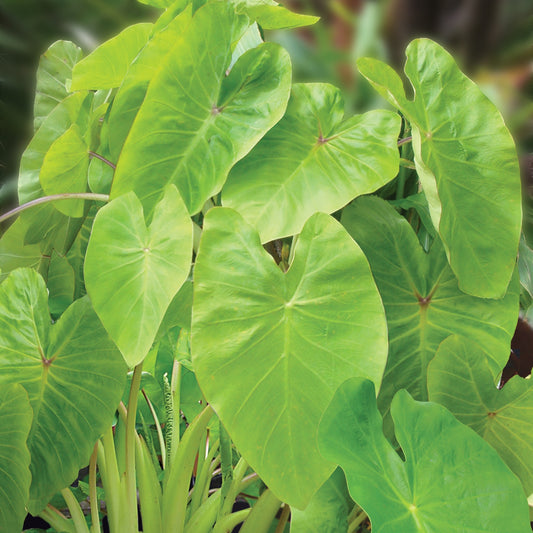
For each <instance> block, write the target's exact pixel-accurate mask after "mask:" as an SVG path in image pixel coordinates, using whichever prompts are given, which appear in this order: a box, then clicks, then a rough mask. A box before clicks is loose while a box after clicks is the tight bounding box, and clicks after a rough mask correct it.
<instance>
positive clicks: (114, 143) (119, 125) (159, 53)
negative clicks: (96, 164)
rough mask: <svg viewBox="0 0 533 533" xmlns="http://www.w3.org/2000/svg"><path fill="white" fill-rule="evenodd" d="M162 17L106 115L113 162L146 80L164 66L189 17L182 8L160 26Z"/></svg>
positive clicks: (146, 82) (148, 81)
mask: <svg viewBox="0 0 533 533" xmlns="http://www.w3.org/2000/svg"><path fill="white" fill-rule="evenodd" d="M164 16H165V15H164V14H163V15H162V16H161V17H160V19H159V20H158V21H157V22H156V24H155V26H160V28H159V30H158V31H157V32H155V33H154V35H153V36H152V38H151V39H149V41H148V42H147V44H146V46H145V47H144V48H143V49H142V50H141V52H140V53H139V55H138V56H137V57H136V58H135V60H134V61H133V62H132V64H131V65H130V67H129V69H128V72H127V74H126V76H125V77H124V80H123V82H122V84H121V85H120V88H119V90H118V92H117V94H116V96H115V99H114V101H113V105H112V107H111V112H110V115H109V130H110V131H112V132H113V135H111V136H110V138H109V151H110V154H111V159H112V160H113V161H117V160H118V157H119V155H120V152H121V150H122V147H123V145H124V142H125V140H126V137H127V136H128V133H129V131H130V128H131V125H132V124H133V121H134V120H135V117H136V115H137V112H138V111H139V108H140V106H141V104H142V103H143V101H144V98H145V96H146V91H147V89H148V85H149V83H150V81H151V80H152V79H153V78H154V77H155V76H156V74H157V73H158V72H159V70H160V69H161V67H162V65H163V64H164V62H165V61H164V59H165V57H166V56H167V55H168V54H169V53H170V51H171V50H172V49H173V48H174V46H177V44H178V43H179V42H181V39H182V38H183V34H184V32H185V29H186V28H187V26H188V25H189V24H190V21H191V18H192V12H191V9H186V10H185V11H184V12H183V13H181V14H180V15H179V16H177V17H175V18H173V19H171V20H169V21H167V23H166V24H162V23H161V19H163V17H164Z"/></svg>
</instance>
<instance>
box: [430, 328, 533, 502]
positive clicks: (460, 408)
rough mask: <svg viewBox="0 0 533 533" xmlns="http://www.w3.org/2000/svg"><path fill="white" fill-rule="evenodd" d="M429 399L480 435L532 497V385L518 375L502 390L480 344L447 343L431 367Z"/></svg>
mask: <svg viewBox="0 0 533 533" xmlns="http://www.w3.org/2000/svg"><path fill="white" fill-rule="evenodd" d="M428 391H429V397H430V399H431V401H435V402H438V403H440V404H442V405H444V406H445V407H446V408H448V409H449V410H450V411H451V412H452V413H453V414H454V415H455V416H456V418H457V419H458V420H459V421H461V422H462V423H463V424H466V425H467V426H470V427H471V428H472V429H473V430H474V431H476V432H477V433H478V434H479V435H481V436H482V437H483V438H484V439H485V440H486V441H487V442H488V443H489V444H490V445H491V446H492V447H493V448H494V449H495V450H496V451H497V452H498V453H499V454H500V457H501V458H502V459H503V460H504V461H505V462H506V463H507V465H508V466H509V468H510V469H511V470H512V471H513V472H514V473H515V474H516V475H517V476H518V478H519V479H520V480H521V481H522V485H523V487H524V490H525V492H526V495H528V496H529V495H530V494H533V441H532V439H531V435H533V383H532V382H531V380H526V379H522V378H521V377H519V376H515V377H513V378H511V379H510V380H509V381H508V382H507V383H506V384H505V386H504V387H503V389H502V390H498V389H497V388H496V386H495V385H494V379H493V377H492V374H491V372H490V369H489V367H488V365H487V358H486V356H485V354H484V352H483V350H481V349H480V348H479V347H478V346H476V345H475V344H474V343H472V342H470V341H466V340H464V339H460V338H459V337H456V336H454V337H450V338H448V339H446V340H445V341H444V342H443V343H442V344H441V345H440V347H439V350H438V351H437V355H436V356H435V358H434V359H433V361H432V362H431V364H430V365H429V370H428Z"/></svg>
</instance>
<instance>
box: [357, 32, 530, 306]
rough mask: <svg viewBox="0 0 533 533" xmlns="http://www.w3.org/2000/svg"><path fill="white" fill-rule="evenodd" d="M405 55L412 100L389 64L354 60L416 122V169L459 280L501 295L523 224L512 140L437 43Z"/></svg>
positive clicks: (477, 291) (424, 42)
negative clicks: (413, 97) (413, 94)
mask: <svg viewBox="0 0 533 533" xmlns="http://www.w3.org/2000/svg"><path fill="white" fill-rule="evenodd" d="M406 54H407V62H406V64H405V72H406V74H407V76H408V77H409V79H410V81H411V84H412V86H413V89H414V93H415V99H414V100H413V101H410V100H408V99H407V98H406V96H405V91H404V88H403V84H402V81H401V80H400V77H399V76H398V75H397V74H396V72H394V70H392V69H391V68H390V67H389V66H387V65H385V64H384V63H381V62H380V61H377V60H375V59H367V58H363V59H360V60H359V61H358V62H357V65H358V67H359V70H360V71H361V73H362V74H363V76H365V77H366V78H367V79H368V80H369V81H370V83H371V84H372V85H373V86H374V87H375V88H376V89H377V91H378V92H379V93H380V94H381V95H382V96H383V97H384V98H386V99H387V100H388V101H389V102H390V103H391V104H392V105H394V106H395V107H397V108H398V109H399V110H400V111H401V112H402V113H403V114H404V116H405V117H406V118H407V119H408V120H409V122H410V123H411V128H412V136H413V149H414V152H415V164H416V169H417V172H418V175H419V177H420V181H421V183H422V187H423V188H424V192H425V193H426V197H427V199H428V203H429V208H430V213H431V218H432V220H433V224H434V225H435V227H436V228H437V229H438V231H439V234H440V236H441V238H442V241H443V243H444V246H445V248H446V252H447V255H448V257H449V261H450V264H451V267H452V270H453V271H454V272H455V274H456V276H457V279H458V280H459V286H460V287H461V289H462V290H464V291H465V292H468V293H469V294H473V295H475V296H480V297H484V298H501V297H503V295H504V294H505V292H506V290H507V286H508V284H509V280H510V279H511V275H512V273H513V270H514V266H515V260H516V252H517V249H518V239H519V237H520V228H521V209H520V205H521V204H520V170H519V167H518V159H517V157H516V149H515V146H514V142H513V139H512V137H511V134H510V133H509V131H508V130H507V128H506V127H505V124H504V122H503V119H502V116H501V114H500V112H499V111H498V110H497V109H496V107H495V106H494V105H493V104H492V103H491V102H490V100H489V99H488V98H487V97H486V96H485V95H484V94H483V93H482V92H481V90H480V89H479V87H477V86H476V85H475V83H473V82H472V81H471V80H469V79H468V78H467V77H466V76H465V75H464V74H463V73H462V72H461V71H460V70H459V68H458V67H457V65H456V63H455V61H454V59H453V57H452V56H451V55H450V54H448V53H447V52H446V51H445V50H444V49H443V48H441V47H440V46H439V45H438V44H436V43H434V42H433V41H430V40H428V39H417V40H415V41H413V42H412V43H411V44H410V45H409V46H408V47H407V51H406ZM488 240H490V246H487V241H488Z"/></svg>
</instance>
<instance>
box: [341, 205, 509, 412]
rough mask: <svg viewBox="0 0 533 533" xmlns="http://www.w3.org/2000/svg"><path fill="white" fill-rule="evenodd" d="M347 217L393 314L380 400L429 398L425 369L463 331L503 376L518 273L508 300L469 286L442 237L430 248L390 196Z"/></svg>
mask: <svg viewBox="0 0 533 533" xmlns="http://www.w3.org/2000/svg"><path fill="white" fill-rule="evenodd" d="M342 223H343V225H344V226H345V227H346V228H347V229H348V231H349V232H350V234H351V235H352V237H354V239H355V240H356V241H357V242H358V243H359V245H360V246H361V248H362V249H363V251H364V252H365V254H366V256H367V258H368V261H369V262H370V266H371V268H372V274H373V275H374V279H375V280H376V284H377V286H378V289H379V291H380V294H381V297H382V299H383V304H384V306H385V312H386V315H387V324H388V330H389V358H388V360H387V368H386V370H385V376H384V378H383V385H382V387H381V392H380V398H379V404H380V409H382V411H386V410H388V406H389V405H390V401H391V400H392V397H393V395H394V393H395V392H396V391H397V390H399V389H401V388H406V389H407V390H408V391H409V392H410V393H411V394H412V395H413V396H414V397H415V399H419V400H425V399H427V390H426V373H427V365H428V363H429V361H430V360H431V359H432V358H433V357H434V355H435V353H436V351H437V348H438V346H439V344H440V343H441V342H442V341H443V340H444V339H445V338H446V337H448V336H449V335H451V334H459V335H462V336H464V337H465V338H468V339H471V340H472V341H474V342H477V343H478V344H480V345H481V346H482V347H483V348H485V350H486V351H487V352H488V353H489V354H490V361H489V363H490V369H491V371H492V373H493V375H494V376H496V375H498V374H499V372H500V371H501V369H502V368H503V366H504V365H505V363H506V361H507V359H508V358H509V350H510V343H511V338H512V336H513V333H514V329H515V326H516V321H517V318H518V298H519V287H518V279H517V276H515V278H514V280H513V284H512V286H511V287H510V290H509V292H508V294H507V295H506V296H505V298H503V299H501V300H486V299H481V298H476V297H474V296H470V295H468V294H465V293H464V292H462V291H461V290H460V289H459V287H458V284H457V279H456V278H455V276H454V274H453V272H452V270H451V268H450V267H449V265H448V262H447V260H446V255H445V253H444V250H443V249H442V246H441V244H440V242H439V241H438V240H436V241H435V242H434V244H433V246H432V248H431V250H430V252H429V253H428V254H426V253H424V251H423V249H422V247H421V246H420V244H419V242H418V239H417V237H416V235H415V233H414V231H413V229H412V228H411V226H410V225H409V223H408V222H407V220H406V219H405V218H403V217H402V216H400V215H399V214H398V213H397V212H396V211H395V210H394V209H393V208H392V207H391V206H390V205H388V204H387V202H385V201H384V200H381V199H379V198H376V197H365V198H359V199H358V200H356V201H355V202H353V204H351V205H350V206H349V207H348V208H346V209H345V210H344V212H343V215H342Z"/></svg>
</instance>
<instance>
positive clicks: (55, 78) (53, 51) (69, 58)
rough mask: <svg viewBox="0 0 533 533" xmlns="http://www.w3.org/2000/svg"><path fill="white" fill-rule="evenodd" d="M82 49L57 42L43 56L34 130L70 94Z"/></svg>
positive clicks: (38, 71)
mask: <svg viewBox="0 0 533 533" xmlns="http://www.w3.org/2000/svg"><path fill="white" fill-rule="evenodd" d="M82 55H83V54H82V51H81V48H79V47H78V46H76V45H75V44H74V43H71V42H70V41H57V42H55V43H54V44H52V46H50V48H48V50H47V51H46V52H45V53H44V54H43V55H42V56H41V60H40V62H39V68H38V70H37V87H36V89H35V105H34V110H33V115H34V120H33V122H34V128H35V130H38V129H39V128H40V127H41V124H42V123H43V120H44V119H45V117H47V116H48V115H49V114H50V112H51V111H52V109H54V107H56V106H57V105H58V104H59V103H60V102H62V101H63V100H64V99H65V98H66V97H67V96H68V94H69V91H68V90H67V86H68V84H69V83H70V80H71V78H72V68H73V67H74V65H75V64H76V63H77V62H78V61H79V60H80V59H81V57H82Z"/></svg>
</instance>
